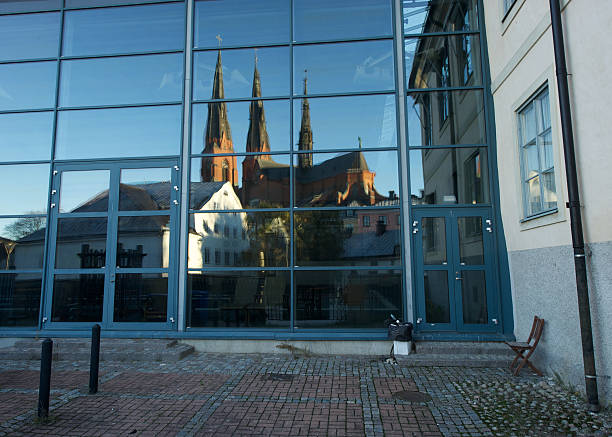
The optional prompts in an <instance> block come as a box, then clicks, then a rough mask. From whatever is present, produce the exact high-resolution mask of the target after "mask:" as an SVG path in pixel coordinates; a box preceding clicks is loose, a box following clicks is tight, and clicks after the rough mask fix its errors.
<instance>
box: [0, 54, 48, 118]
mask: <svg viewBox="0 0 612 437" xmlns="http://www.w3.org/2000/svg"><path fill="white" fill-rule="evenodd" d="M56 75H57V63H56V62H53V61H51V62H28V63H24V64H4V65H0V111H2V110H12V109H39V108H40V109H42V108H52V107H53V106H55V77H56Z"/></svg>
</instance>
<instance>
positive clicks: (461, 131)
mask: <svg viewBox="0 0 612 437" xmlns="http://www.w3.org/2000/svg"><path fill="white" fill-rule="evenodd" d="M406 104H407V108H406V110H407V112H408V143H409V145H410V146H445V145H455V144H485V143H486V136H485V113H484V100H483V94H482V91H480V90H458V91H437V92H412V93H409V94H408V100H407V102H406Z"/></svg>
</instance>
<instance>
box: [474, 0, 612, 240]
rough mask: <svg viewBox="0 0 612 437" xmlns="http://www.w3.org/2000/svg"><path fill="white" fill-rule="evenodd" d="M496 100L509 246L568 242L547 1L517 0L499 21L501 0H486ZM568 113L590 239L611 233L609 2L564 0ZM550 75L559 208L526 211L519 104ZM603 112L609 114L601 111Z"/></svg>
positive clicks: (611, 8)
mask: <svg viewBox="0 0 612 437" xmlns="http://www.w3.org/2000/svg"><path fill="white" fill-rule="evenodd" d="M484 4H485V25H486V31H487V43H488V49H489V61H490V67H491V78H492V90H493V97H494V102H495V123H496V133H497V144H498V147H497V149H498V163H499V180H500V197H501V210H502V215H503V217H504V227H505V232H506V237H507V244H508V250H509V251H514V250H525V249H533V248H540V247H550V246H560V245H566V244H571V239H570V234H569V220H568V217H567V213H566V209H565V202H566V201H567V195H566V193H567V188H566V183H565V168H564V159H563V148H562V144H561V121H560V116H559V109H558V97H557V84H556V78H555V68H554V54H553V46H552V34H551V28H550V11H549V3H548V1H543V0H542V1H540V0H537V1H536V0H517V3H516V4H515V5H514V7H513V9H512V10H511V11H510V13H509V14H508V16H507V17H506V18H505V20H503V21H502V18H503V17H502V10H501V0H500V1H498V0H489V1H485V2H484ZM562 4H563V5H564V9H563V24H564V34H565V43H566V54H567V60H568V71H569V73H570V74H571V76H570V77H569V84H570V94H571V96H570V97H571V105H572V117H573V121H574V134H575V135H574V137H575V143H576V159H577V163H578V168H579V174H578V176H579V184H580V189H581V193H580V194H581V202H582V204H583V220H584V225H585V226H584V231H585V238H586V241H587V242H590V243H596V242H605V241H611V240H612V226H609V225H608V222H609V220H610V219H609V216H610V211H612V176H611V175H610V171H609V170H608V167H609V165H610V163H612V147H610V145H609V143H610V137H611V135H610V134H611V133H612V127H611V124H610V122H609V121H608V120H609V118H610V115H611V114H612V110H611V109H610V106H609V105H610V102H611V101H612V86H611V85H610V75H611V74H612V56H610V55H609V54H610V53H612V41H611V40H610V38H606V37H605V33H604V29H609V28H610V27H611V26H612V2H610V1H608V0H592V1H589V2H583V1H577V0H562ZM547 82H548V87H549V92H550V105H551V123H552V135H553V143H554V147H555V167H556V168H555V170H556V182H557V184H556V185H557V194H558V208H559V212H558V213H556V214H552V215H550V216H547V217H544V218H540V219H535V220H530V221H528V222H526V223H520V220H521V219H522V218H523V212H522V199H521V182H520V174H521V173H520V166H519V149H518V138H517V132H518V127H517V118H516V110H517V109H518V108H519V106H520V105H522V104H523V103H525V102H526V101H527V100H528V99H529V97H530V96H531V95H532V94H533V93H534V92H535V91H537V90H538V88H540V87H541V86H542V85H544V84H545V83H547ZM606 114H607V115H606Z"/></svg>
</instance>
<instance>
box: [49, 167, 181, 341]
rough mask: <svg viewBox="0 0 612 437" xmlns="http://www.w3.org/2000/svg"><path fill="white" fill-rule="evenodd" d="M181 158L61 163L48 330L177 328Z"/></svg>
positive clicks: (55, 186) (53, 220)
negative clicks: (98, 326)
mask: <svg viewBox="0 0 612 437" xmlns="http://www.w3.org/2000/svg"><path fill="white" fill-rule="evenodd" d="M178 170H179V168H178V166H176V162H175V161H157V162H154V163H152V162H150V161H147V162H138V161H134V162H114V163H99V164H95V165H94V164H58V165H56V166H55V168H54V171H53V183H52V187H53V188H52V193H51V194H52V196H51V199H52V203H51V211H52V214H51V223H50V239H49V241H50V244H49V258H48V259H49V266H50V268H49V274H48V278H47V290H48V292H47V293H46V296H47V299H46V301H45V316H44V318H43V327H44V328H62V327H66V325H68V326H70V327H71V328H74V327H78V326H83V327H88V326H91V325H92V323H100V324H101V325H102V326H103V327H104V328H106V329H113V328H117V329H171V328H172V327H173V326H174V323H175V314H176V299H175V295H176V292H175V286H176V285H175V284H176V282H177V281H176V269H175V266H174V260H173V259H172V257H171V256H170V253H176V248H175V245H176V244H177V238H176V233H177V232H176V230H177V229H176V228H177V225H178V210H179V208H178V205H179V193H180V191H179V186H178V181H179V171H178Z"/></svg>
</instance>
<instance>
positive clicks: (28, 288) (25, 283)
mask: <svg viewBox="0 0 612 437" xmlns="http://www.w3.org/2000/svg"><path fill="white" fill-rule="evenodd" d="M0 226H1V225H0ZM0 241H1V239H0ZM1 249H2V247H1V245H0V250H1ZM1 256H2V255H1V252H0V259H1ZM0 262H1V261H0ZM1 270H2V267H1V266H0V271H1ZM41 286H42V276H41V274H40V273H4V274H2V273H0V327H17V326H19V327H26V326H28V327H35V326H36V325H37V323H38V313H39V309H40V293H41Z"/></svg>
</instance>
